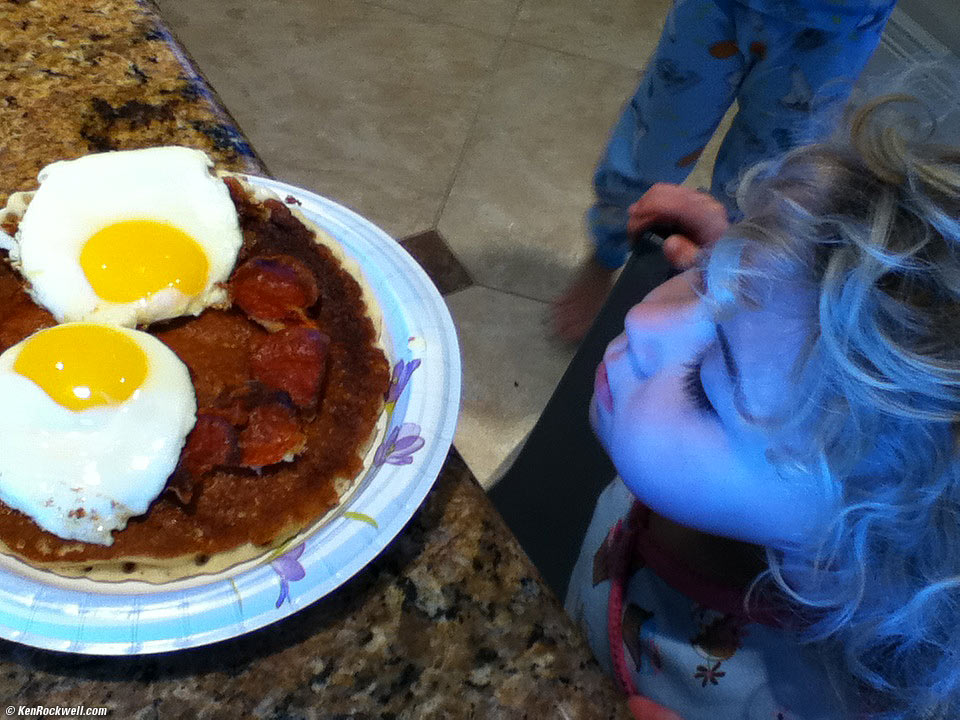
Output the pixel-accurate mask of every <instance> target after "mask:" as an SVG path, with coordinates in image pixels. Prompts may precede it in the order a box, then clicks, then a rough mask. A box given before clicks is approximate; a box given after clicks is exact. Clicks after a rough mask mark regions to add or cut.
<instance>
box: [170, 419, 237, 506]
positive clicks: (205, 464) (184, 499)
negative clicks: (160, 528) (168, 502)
mask: <svg viewBox="0 0 960 720" xmlns="http://www.w3.org/2000/svg"><path fill="white" fill-rule="evenodd" d="M236 457H237V431H236V430H234V428H233V425H231V424H230V422H229V421H227V420H226V419H224V418H222V417H219V416H217V415H213V414H210V413H206V412H200V413H198V415H197V422H196V424H195V425H194V426H193V430H191V431H190V434H189V435H188V436H187V442H186V445H185V447H184V448H183V453H182V454H181V456H180V465H179V467H178V468H177V472H175V473H174V475H173V476H172V477H171V478H170V481H169V482H168V483H167V490H169V491H170V492H172V493H173V494H174V495H175V496H176V498H177V500H179V501H180V502H181V503H182V504H183V505H189V504H190V503H191V502H192V501H193V497H194V495H195V494H196V493H197V490H198V488H199V487H200V484H201V483H202V479H201V478H202V476H203V475H204V474H205V473H208V472H210V471H211V470H213V468H214V467H216V466H217V465H230V464H232V463H234V462H236Z"/></svg>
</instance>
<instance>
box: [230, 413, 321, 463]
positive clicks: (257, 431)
mask: <svg viewBox="0 0 960 720" xmlns="http://www.w3.org/2000/svg"><path fill="white" fill-rule="evenodd" d="M306 442H307V436H306V435H304V434H303V431H302V430H301V429H300V424H299V423H298V422H297V416H296V413H295V412H294V411H293V409H292V408H290V407H288V406H287V405H284V404H282V403H279V402H270V403H266V404H264V405H258V406H256V407H255V408H253V409H252V410H251V411H250V420H249V422H248V423H247V426H246V427H245V428H244V429H243V431H242V432H241V433H240V451H241V453H242V459H241V462H242V464H243V465H245V466H246V467H250V468H262V467H266V466H267V465H273V464H274V463H278V462H281V461H282V460H285V459H287V458H288V456H290V455H296V454H297V453H299V452H300V451H302V450H303V448H304V446H305V445H306Z"/></svg>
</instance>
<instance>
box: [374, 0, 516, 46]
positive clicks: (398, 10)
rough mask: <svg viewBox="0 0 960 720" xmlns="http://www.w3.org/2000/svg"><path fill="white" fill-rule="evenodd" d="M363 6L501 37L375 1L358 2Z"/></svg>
mask: <svg viewBox="0 0 960 720" xmlns="http://www.w3.org/2000/svg"><path fill="white" fill-rule="evenodd" d="M360 2H361V3H362V4H363V5H369V6H370V7H375V8H377V9H378V10H386V11H387V12H393V13H397V14H398V15H406V16H407V17H411V18H416V19H417V20H419V21H421V22H425V23H436V24H437V25H446V26H448V27H454V28H457V29H458V30H467V31H469V32H473V33H477V34H478V35H484V36H486V37H492V38H500V37H502V36H501V35H499V34H498V33H495V32H489V31H487V30H480V29H478V28H475V27H470V26H469V25H461V24H460V23H458V22H453V21H452V20H442V19H440V18H435V17H430V16H429V15H421V14H420V13H417V12H414V11H412V10H406V9H403V8H397V7H392V6H390V5H383V4H381V3H379V2H377V0H360Z"/></svg>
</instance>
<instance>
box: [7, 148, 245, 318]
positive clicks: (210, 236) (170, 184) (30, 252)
mask: <svg viewBox="0 0 960 720" xmlns="http://www.w3.org/2000/svg"><path fill="white" fill-rule="evenodd" d="M211 167H212V162H211V161H210V159H209V158H208V157H207V156H206V154H204V153H203V152H200V151H199V150H193V149H191V148H185V147H174V146H170V147H154V148H145V149H142V150H126V151H117V152H107V153H98V154H94V155H85V156H83V157H81V158H78V159H76V160H67V161H61V162H56V163H53V164H51V165H48V166H46V167H45V168H43V170H41V171H40V175H39V180H40V188H39V189H38V190H37V191H36V193H35V194H34V196H33V197H32V199H31V200H30V203H29V205H28V206H27V208H26V211H25V213H24V215H23V218H22V219H21V221H20V225H19V229H18V232H17V235H16V246H15V247H14V248H13V249H12V250H11V254H10V257H11V260H12V261H13V263H14V266H15V267H17V268H18V269H19V271H20V272H21V274H22V275H23V276H24V277H25V278H26V280H27V281H28V283H29V291H30V294H31V296H32V297H33V299H34V300H35V301H36V302H37V303H38V304H40V305H42V306H43V307H45V308H47V309H48V310H49V311H50V312H51V313H52V314H53V316H54V317H55V318H56V319H57V321H59V322H64V321H79V320H84V321H90V322H107V323H112V324H118V325H124V326H127V327H134V326H135V325H146V324H149V323H151V322H155V321H157V320H164V319H167V318H172V317H178V316H180V315H198V314H199V313H200V312H202V311H203V309H204V308H206V307H209V306H211V305H224V304H226V303H227V293H226V290H225V289H224V288H223V287H222V286H221V285H220V283H223V282H225V281H226V280H227V278H228V277H229V276H230V273H231V271H232V270H233V266H234V263H235V262H236V258H237V252H238V251H239V249H240V245H241V243H242V241H243V236H242V234H241V231H240V226H239V220H238V219H237V213H236V209H235V207H234V205H233V202H232V201H231V199H230V193H229V191H228V190H227V187H226V185H224V183H223V181H222V180H220V179H219V178H217V177H216V176H214V175H212V174H211V173H210V168H211ZM128 220H154V221H158V222H164V223H167V224H170V225H174V226H176V227H178V228H180V229H181V230H183V231H184V232H186V233H187V234H188V235H190V236H191V237H192V238H193V239H194V240H195V241H196V242H197V243H198V244H199V245H200V246H201V248H202V249H203V251H204V253H205V254H206V256H207V261H208V263H209V273H208V277H207V282H206V285H205V286H204V288H203V290H202V291H201V292H200V293H198V294H196V295H194V296H187V295H184V294H183V293H181V292H180V291H179V290H176V289H173V288H167V289H164V290H161V291H159V292H157V293H154V294H153V295H151V296H149V297H148V298H146V299H141V300H138V301H135V302H130V303H115V302H108V301H105V300H103V299H102V298H100V297H98V296H97V294H96V293H95V292H94V289H93V288H92V287H91V285H90V283H89V282H88V281H87V278H86V276H85V274H84V272H83V268H82V267H81V266H80V252H81V250H82V249H83V246H84V244H85V243H86V242H87V240H88V239H89V238H90V237H91V236H92V235H94V234H95V233H97V232H98V231H99V230H101V229H102V228H104V227H106V226H108V225H113V224H115V223H118V222H122V221H128Z"/></svg>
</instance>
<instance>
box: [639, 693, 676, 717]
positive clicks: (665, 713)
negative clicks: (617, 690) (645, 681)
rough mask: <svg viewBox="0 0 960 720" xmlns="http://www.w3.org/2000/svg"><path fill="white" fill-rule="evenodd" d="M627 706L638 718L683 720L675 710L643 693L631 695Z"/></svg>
mask: <svg viewBox="0 0 960 720" xmlns="http://www.w3.org/2000/svg"><path fill="white" fill-rule="evenodd" d="M627 707H629V708H630V712H631V713H632V714H633V717H634V718H636V720H683V718H682V717H680V716H679V715H677V714H676V713H675V712H673V710H667V709H666V708H665V707H663V705H658V704H657V703H655V702H654V701H653V700H650V699H648V698H645V697H643V696H642V695H631V696H630V697H629V698H627Z"/></svg>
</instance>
